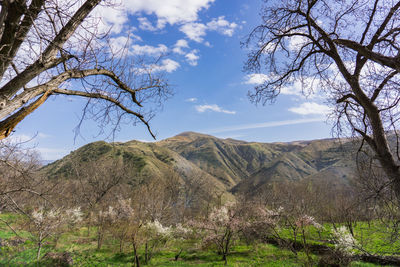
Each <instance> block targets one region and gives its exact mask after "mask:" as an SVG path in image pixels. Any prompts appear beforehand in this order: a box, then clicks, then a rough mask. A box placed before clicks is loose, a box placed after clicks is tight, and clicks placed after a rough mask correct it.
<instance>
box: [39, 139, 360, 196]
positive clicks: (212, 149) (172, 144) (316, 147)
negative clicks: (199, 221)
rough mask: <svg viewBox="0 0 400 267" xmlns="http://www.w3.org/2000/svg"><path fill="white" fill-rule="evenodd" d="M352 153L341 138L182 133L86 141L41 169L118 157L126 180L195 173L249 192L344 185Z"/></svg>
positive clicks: (66, 171)
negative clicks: (270, 139) (323, 182)
mask: <svg viewBox="0 0 400 267" xmlns="http://www.w3.org/2000/svg"><path fill="white" fill-rule="evenodd" d="M354 151H356V147H355V143H354V142H352V141H350V140H347V139H323V140H312V141H296V142H286V143H284V142H278V143H259V142H245V141H240V140H234V139H220V138H217V137H214V136H210V135H205V134H200V133H194V132H184V133H181V134H179V135H177V136H174V137H171V138H167V139H165V140H162V141H159V142H154V143H144V142H139V141H135V140H133V141H129V142H126V143H118V142H114V143H107V142H104V141H99V142H94V143H90V144H87V145H85V146H83V147H81V148H79V149H77V150H75V151H73V152H71V153H70V154H69V155H67V156H65V157H64V158H62V159H60V160H57V161H55V162H53V163H51V164H48V165H46V166H45V167H44V168H43V169H42V171H43V172H44V173H45V174H46V175H47V176H48V177H49V178H57V179H72V178H73V175H74V174H73V172H72V171H71V169H72V165H71V164H72V162H89V161H97V162H101V161H105V160H110V159H118V158H120V159H123V162H124V164H129V166H130V169H131V173H132V180H138V179H139V178H140V179H164V178H165V177H167V176H168V175H167V174H170V173H174V174H177V175H178V176H179V177H180V179H183V180H185V179H188V178H190V177H191V176H194V175H196V176H199V177H201V179H202V180H203V181H204V182H205V183H208V184H210V185H212V188H214V189H216V190H223V191H229V192H231V193H234V194H236V193H245V194H251V193H254V192H255V191H257V190H260V189H262V188H263V187H264V186H266V185H268V183H270V182H272V181H274V182H279V181H284V180H301V179H315V180H319V179H330V180H331V181H333V182H334V183H338V184H347V183H349V181H350V180H351V179H352V177H353V176H354V175H355V172H354V170H355V163H354V155H355V153H354ZM146 177H147V178H146ZM132 183H134V181H132Z"/></svg>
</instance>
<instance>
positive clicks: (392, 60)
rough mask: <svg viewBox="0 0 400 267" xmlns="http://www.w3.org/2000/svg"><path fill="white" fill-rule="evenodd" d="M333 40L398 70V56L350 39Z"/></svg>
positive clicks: (399, 62) (399, 67) (399, 63)
mask: <svg viewBox="0 0 400 267" xmlns="http://www.w3.org/2000/svg"><path fill="white" fill-rule="evenodd" d="M333 42H335V43H336V44H338V45H341V46H344V47H347V48H350V49H352V50H354V51H356V52H358V53H360V54H361V55H362V56H364V57H366V58H368V59H370V60H372V61H374V62H376V63H379V64H381V65H383V66H387V67H389V68H392V69H394V70H397V71H400V58H398V57H388V56H385V55H382V54H380V53H376V52H374V51H372V50H370V49H369V48H368V47H367V46H363V45H361V44H359V43H357V42H355V41H351V40H346V39H335V40H333Z"/></svg>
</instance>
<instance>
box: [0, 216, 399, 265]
mask: <svg viewBox="0 0 400 267" xmlns="http://www.w3.org/2000/svg"><path fill="white" fill-rule="evenodd" d="M0 218H2V219H7V220H11V221H15V220H16V219H17V217H16V216H13V215H10V214H2V215H0ZM370 226H371V227H368V225H367V224H366V223H358V225H357V227H356V229H355V230H356V237H357V239H358V240H359V241H360V242H362V241H361V240H360V239H361V236H368V237H369V240H368V243H369V244H370V245H369V248H367V247H366V248H367V249H368V250H369V251H370V252H372V253H376V252H378V251H379V252H381V251H382V250H385V251H386V252H393V251H396V250H398V248H399V246H398V245H399V244H393V245H388V244H387V243H386V245H384V244H383V240H385V238H388V237H389V234H388V233H386V234H385V231H384V230H385V229H383V227H382V225H380V224H378V223H373V224H372V225H370ZM325 228H326V229H329V226H328V225H325ZM94 230H95V229H93V228H92V231H91V235H90V236H88V234H87V228H85V227H82V228H80V229H79V230H75V231H71V232H67V233H65V234H63V235H62V236H61V238H60V239H59V241H58V244H57V246H56V247H55V248H54V247H50V246H49V245H46V246H45V247H44V248H43V253H42V256H43V255H45V253H46V252H48V251H59V252H63V251H69V252H71V253H72V255H73V259H74V265H75V266H132V261H133V256H132V251H131V248H130V247H129V246H128V245H127V246H125V248H124V253H119V252H118V244H117V242H116V241H115V240H112V238H108V239H106V242H105V243H104V246H103V248H102V249H101V250H97V249H96V234H95V231H94ZM307 232H308V236H309V238H308V240H309V242H310V244H320V243H321V239H320V236H319V235H318V234H317V232H316V231H315V230H314V229H310V230H309V231H307ZM20 234H21V236H22V237H24V238H28V236H29V235H28V233H26V232H20ZM329 234H330V231H329V230H324V231H322V240H328V239H329ZM282 235H283V236H287V237H289V236H290V233H289V232H287V231H286V230H283V231H282ZM0 238H1V239H13V238H15V236H14V234H13V233H12V232H10V231H8V230H7V228H6V227H5V225H4V224H2V223H0ZM364 241H365V240H364ZM178 250H179V248H177V247H175V246H174V244H172V243H168V244H167V246H166V247H164V248H162V249H161V250H160V251H159V252H158V253H156V254H155V255H154V258H153V259H152V260H151V261H150V264H149V265H148V266H223V261H221V256H220V255H217V254H216V253H215V252H214V251H211V250H201V249H199V248H195V247H194V248H188V249H186V250H185V251H184V252H183V253H182V255H181V258H180V259H179V261H178V262H175V261H173V258H174V255H175V253H176V251H178ZM35 253H36V249H35V244H33V243H32V242H30V241H26V242H25V243H24V244H21V245H20V246H18V247H14V248H11V249H9V248H4V247H3V248H0V265H1V266H22V265H23V266H36V262H35V260H34V259H35V256H36V255H35ZM140 254H141V255H143V251H140ZM306 258H307V257H306V255H305V253H304V252H299V253H298V256H297V257H296V256H295V255H294V254H293V253H292V252H291V251H289V250H286V249H282V248H278V247H276V246H274V245H270V244H257V245H254V246H249V245H245V244H240V243H237V244H236V245H235V246H234V247H233V249H232V252H231V253H230V255H229V256H228V266H300V265H303V264H304V263H305V262H306ZM312 258H313V260H314V261H315V262H317V261H318V256H316V255H312ZM41 265H42V266H43V265H44V266H46V262H45V261H42V264H41ZM49 266H50V265H49ZM352 266H375V265H373V264H367V263H362V262H353V263H352Z"/></svg>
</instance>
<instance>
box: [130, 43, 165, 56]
mask: <svg viewBox="0 0 400 267" xmlns="http://www.w3.org/2000/svg"><path fill="white" fill-rule="evenodd" d="M167 51H168V47H167V46H165V45H163V44H159V45H158V46H151V45H133V46H132V47H131V52H132V54H134V55H161V54H165V53H166V52H167Z"/></svg>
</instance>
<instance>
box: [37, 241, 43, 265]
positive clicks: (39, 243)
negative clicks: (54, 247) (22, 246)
mask: <svg viewBox="0 0 400 267" xmlns="http://www.w3.org/2000/svg"><path fill="white" fill-rule="evenodd" d="M41 250H42V242H41V241H39V242H38V250H37V252H36V260H37V261H39V259H40V251H41Z"/></svg>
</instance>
